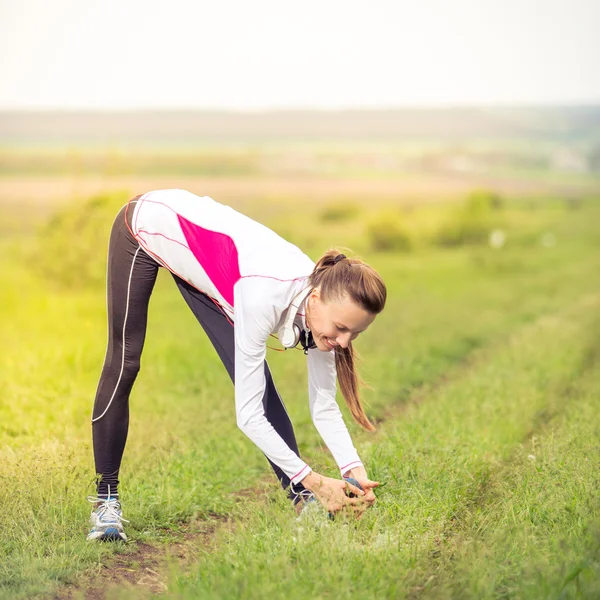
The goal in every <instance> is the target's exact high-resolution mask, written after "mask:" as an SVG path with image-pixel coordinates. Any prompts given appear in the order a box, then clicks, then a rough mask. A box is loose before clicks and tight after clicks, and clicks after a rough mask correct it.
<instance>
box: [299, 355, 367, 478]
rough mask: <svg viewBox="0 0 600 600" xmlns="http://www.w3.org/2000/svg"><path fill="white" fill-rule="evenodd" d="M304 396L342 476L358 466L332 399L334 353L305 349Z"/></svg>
mask: <svg viewBox="0 0 600 600" xmlns="http://www.w3.org/2000/svg"><path fill="white" fill-rule="evenodd" d="M307 359H308V398H309V405H310V414H311V416H312V420H313V423H314V424H315V427H316V428H317V431H318V432H319V435H320V436H321V437H322V438H323V441H324V442H325V444H326V445H327V447H328V448H329V451H330V452H331V454H332V455H333V458H334V459H335V462H336V463H337V465H338V467H339V469H340V472H341V474H342V475H344V474H345V473H346V472H347V471H349V470H350V469H353V468H354V467H359V466H362V464H363V463H362V461H361V460H360V458H359V456H358V452H357V451H356V448H354V445H353V444H352V439H351V438H350V434H349V433H348V429H347V428H346V425H345V423H344V419H343V417H342V413H341V411H340V408H339V406H338V404H337V402H336V400H335V393H336V369H335V353H334V351H333V350H332V351H331V352H321V351H320V350H317V349H316V348H314V349H311V350H309V351H308V356H307Z"/></svg>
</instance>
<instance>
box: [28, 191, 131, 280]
mask: <svg viewBox="0 0 600 600" xmlns="http://www.w3.org/2000/svg"><path fill="white" fill-rule="evenodd" d="M129 198H130V195H129V194H128V193H125V192H119V193H111V194H102V195H98V196H94V197H92V198H90V199H88V200H87V201H82V202H76V203H74V204H71V205H69V206H67V207H66V208H64V209H62V210H60V211H59V212H57V213H55V214H54V215H53V216H52V217H51V218H50V219H49V220H48V221H47V222H46V223H45V225H44V226H43V227H42V228H41V230H40V231H39V233H38V236H37V240H36V243H35V244H34V248H33V250H32V252H31V253H30V256H29V259H30V261H31V264H32V265H33V266H34V268H35V269H36V270H38V271H39V272H40V273H41V274H42V275H43V276H44V277H46V278H48V279H49V280H51V281H52V283H54V284H55V285H58V286H60V287H85V286H88V285H94V284H99V283H103V282H104V280H105V277H106V256H107V248H108V239H109V235H110V229H111V226H112V223H113V221H114V219H115V216H116V214H117V212H118V211H119V209H120V208H121V206H123V205H124V204H125V203H126V202H127V200H128V199H129Z"/></svg>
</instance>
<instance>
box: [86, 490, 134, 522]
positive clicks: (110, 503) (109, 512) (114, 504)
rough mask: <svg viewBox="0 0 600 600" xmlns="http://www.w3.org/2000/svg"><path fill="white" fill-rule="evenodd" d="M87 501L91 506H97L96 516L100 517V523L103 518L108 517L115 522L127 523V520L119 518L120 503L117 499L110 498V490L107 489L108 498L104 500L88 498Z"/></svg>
mask: <svg viewBox="0 0 600 600" xmlns="http://www.w3.org/2000/svg"><path fill="white" fill-rule="evenodd" d="M87 500H88V502H91V503H92V504H96V505H98V506H97V507H96V510H97V511H98V516H99V517H100V520H101V521H102V520H104V518H105V517H108V518H109V519H112V520H114V521H115V522H118V521H125V523H129V521H128V520H127V519H124V518H123V517H122V516H121V513H120V510H121V503H120V502H119V500H118V498H111V497H110V488H109V489H108V496H107V497H106V498H98V497H95V496H88V497H87Z"/></svg>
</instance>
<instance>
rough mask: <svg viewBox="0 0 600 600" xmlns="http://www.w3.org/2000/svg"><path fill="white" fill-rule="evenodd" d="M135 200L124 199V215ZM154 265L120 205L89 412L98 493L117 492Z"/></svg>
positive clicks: (154, 262)
mask: <svg viewBox="0 0 600 600" xmlns="http://www.w3.org/2000/svg"><path fill="white" fill-rule="evenodd" d="M134 202H135V201H132V202H131V203H130V204H129V210H128V211H127V217H128V219H131V217H132V215H133V207H134ZM158 268H159V265H158V263H157V262H156V261H155V260H154V259H152V258H150V257H149V256H148V255H147V254H146V253H145V252H144V250H142V248H141V246H140V245H139V243H138V242H137V241H136V240H135V238H134V237H133V236H132V235H131V233H130V231H129V229H128V227H127V225H126V223H125V207H123V209H121V211H120V212H119V214H118V215H117V217H116V219H115V222H114V224H113V228H112V231H111V236H110V242H109V246H108V267H107V310H108V347H107V350H106V358H105V360H104V367H103V369H102V374H101V376H100V382H99V383H98V389H97V392H96V400H95V402H94V411H93V414H92V434H93V441H94V459H95V463H96V473H97V474H98V475H99V479H100V480H99V482H98V497H99V498H103V497H106V496H108V494H109V487H110V496H113V497H117V496H118V492H117V486H118V484H119V480H118V477H119V468H120V466H121V459H122V457H123V451H124V449H125V442H126V440H127V431H128V429H129V393H130V392H131V388H132V386H133V383H134V381H135V378H136V376H137V374H138V371H139V369H140V357H141V355H142V348H143V346H144V339H145V337H146V324H147V321H148V302H149V300H150V295H151V293H152V289H153V287H154V283H155V281H156V276H157V273H158Z"/></svg>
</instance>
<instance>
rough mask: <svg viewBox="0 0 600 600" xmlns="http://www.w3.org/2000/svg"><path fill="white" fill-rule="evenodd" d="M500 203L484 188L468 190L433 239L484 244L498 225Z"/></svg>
mask: <svg viewBox="0 0 600 600" xmlns="http://www.w3.org/2000/svg"><path fill="white" fill-rule="evenodd" d="M502 206H503V201H502V200H501V198H500V196H498V195H497V194H495V193H494V192H490V191H487V190H476V191H474V192H471V193H470V194H469V195H468V196H467V199H466V201H465V203H464V204H463V205H461V206H460V207H459V208H457V209H456V210H455V211H454V212H453V213H452V214H451V215H450V217H449V218H448V220H447V221H446V222H445V223H444V224H443V225H442V226H441V227H440V229H439V230H438V232H437V234H436V235H435V238H434V241H435V242H436V243H437V244H439V245H440V246H460V245H463V244H486V243H487V242H488V240H489V236H490V233H491V231H492V230H493V229H497V228H498V227H500V226H501V224H502V219H501V218H500V217H499V215H498V211H499V209H500V208H502Z"/></svg>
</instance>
